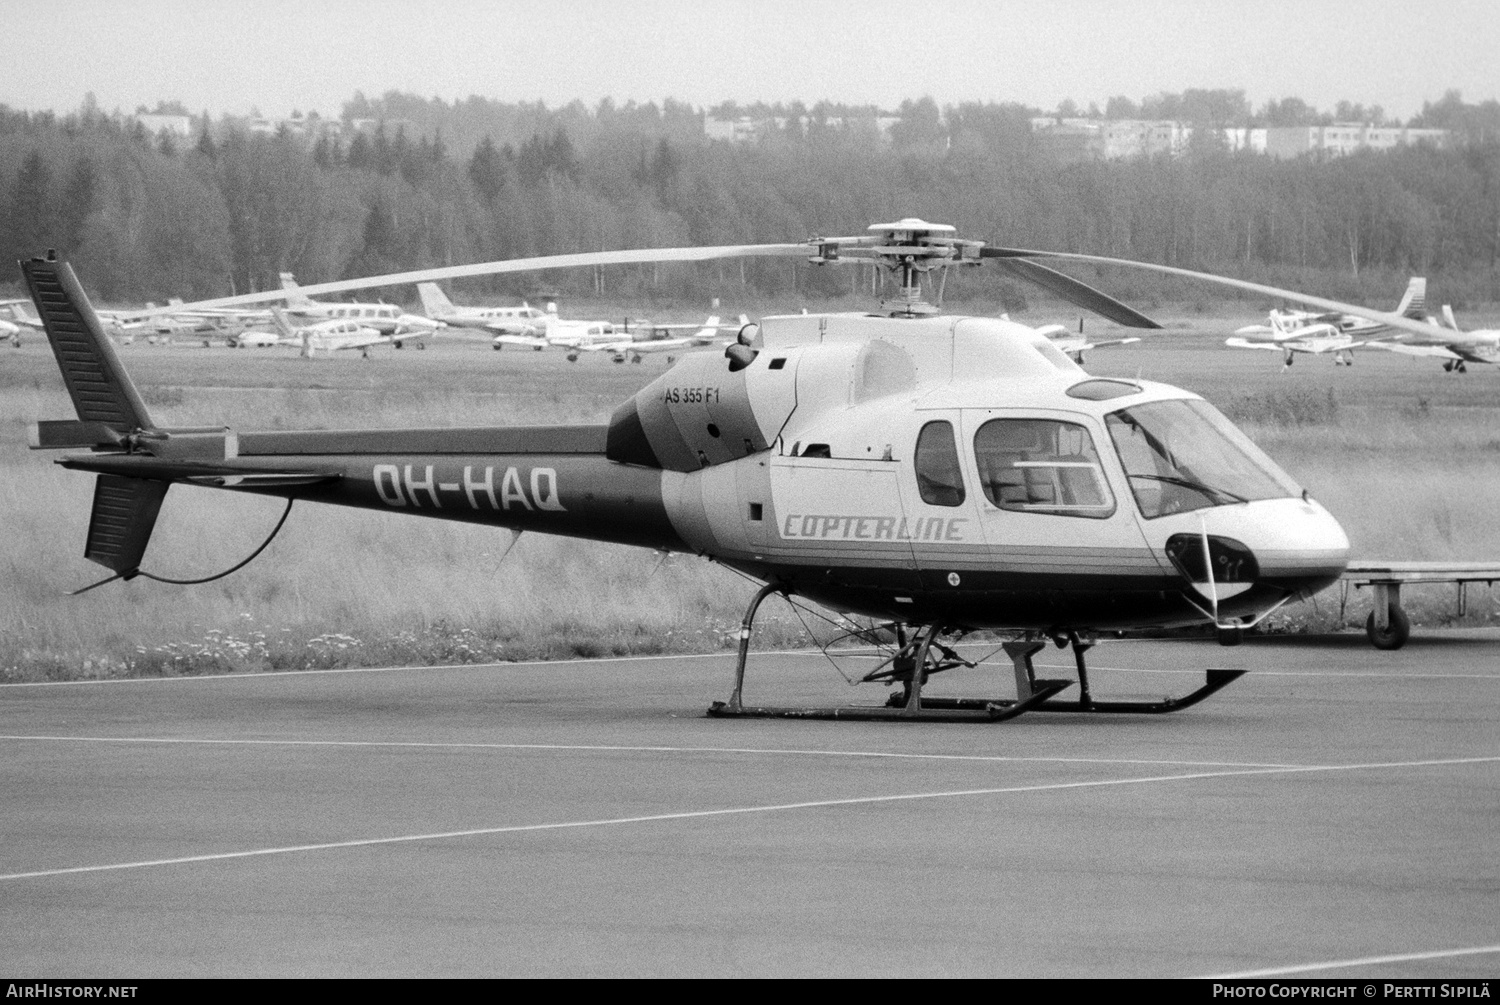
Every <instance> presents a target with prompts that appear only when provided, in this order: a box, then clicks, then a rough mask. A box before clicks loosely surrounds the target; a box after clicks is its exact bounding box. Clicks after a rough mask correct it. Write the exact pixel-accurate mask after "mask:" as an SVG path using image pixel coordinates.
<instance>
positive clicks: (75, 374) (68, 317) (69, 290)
mask: <svg viewBox="0 0 1500 1005" xmlns="http://www.w3.org/2000/svg"><path fill="white" fill-rule="evenodd" d="M21 271H22V272H23V273H24V274H25V276H26V284H27V286H29V287H30V289H31V297H32V299H33V300H34V301H35V302H36V309H37V313H38V314H39V315H40V316H41V319H42V327H43V328H44V329H45V330H46V332H47V341H48V342H50V343H51V344H52V352H53V354H54V355H56V356H57V365H58V366H59V367H60V368H61V369H62V375H63V382H64V383H65V384H67V387H68V395H69V396H70V397H71V398H72V399H73V406H74V407H75V408H76V409H77V410H78V418H80V419H82V420H83V421H84V422H97V423H101V424H103V425H105V426H108V427H109V428H110V429H113V430H116V431H117V432H127V433H128V432H131V431H133V430H137V429H148V428H150V426H151V417H150V415H148V414H147V412H146V405H145V403H144V402H143V401H142V400H141V397H140V395H139V394H137V393H136V390H135V386H134V385H132V384H131V383H130V379H129V378H128V377H126V376H125V369H124V367H122V366H121V365H120V359H119V357H118V356H117V355H116V354H115V347H114V344H113V343H112V342H110V340H109V336H107V335H105V334H104V327H103V326H102V325H101V324H100V323H99V315H97V314H95V313H94V308H93V307H92V306H91V305H90V304H89V298H88V296H87V295H86V294H85V293H84V292H83V287H82V286H81V285H80V284H79V282H78V277H77V276H75V275H74V274H73V269H72V267H71V266H69V265H68V263H66V262H57V261H44V260H42V259H39V258H33V259H32V260H31V261H29V262H22V263H21ZM95 442H98V441H95Z"/></svg>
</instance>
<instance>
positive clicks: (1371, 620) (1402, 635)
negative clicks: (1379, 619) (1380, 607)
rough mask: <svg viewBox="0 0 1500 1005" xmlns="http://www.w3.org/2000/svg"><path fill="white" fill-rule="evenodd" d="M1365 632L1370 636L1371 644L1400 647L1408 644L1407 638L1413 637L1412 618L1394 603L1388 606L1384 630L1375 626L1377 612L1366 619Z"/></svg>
mask: <svg viewBox="0 0 1500 1005" xmlns="http://www.w3.org/2000/svg"><path fill="white" fill-rule="evenodd" d="M1365 634H1366V635H1368V636H1369V638H1370V645H1372V646H1374V647H1375V648H1376V649H1400V648H1401V647H1402V646H1404V645H1406V640H1407V639H1409V638H1411V619H1410V618H1408V617H1407V616H1406V612H1405V611H1403V610H1402V609H1401V608H1399V607H1397V606H1396V605H1395V604H1392V605H1391V606H1390V607H1388V608H1386V622H1385V628H1384V630H1382V629H1379V628H1377V627H1375V612H1374V611H1371V612H1370V616H1369V617H1368V618H1366V619H1365Z"/></svg>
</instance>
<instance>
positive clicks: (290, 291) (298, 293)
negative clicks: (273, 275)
mask: <svg viewBox="0 0 1500 1005" xmlns="http://www.w3.org/2000/svg"><path fill="white" fill-rule="evenodd" d="M281 288H282V289H283V290H286V302H287V305H288V306H291V305H293V304H295V305H297V306H298V307H305V306H307V305H308V304H310V303H312V302H313V300H312V297H309V296H308V295H307V294H306V293H303V292H302V288H301V287H300V286H298V285H297V280H296V279H295V278H294V277H293V276H292V274H291V273H290V272H283V273H282V274H281Z"/></svg>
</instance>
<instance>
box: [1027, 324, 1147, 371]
mask: <svg viewBox="0 0 1500 1005" xmlns="http://www.w3.org/2000/svg"><path fill="white" fill-rule="evenodd" d="M1000 316H1001V317H1002V318H1005V319H1006V320H1009V319H1010V316H1009V315H1008V314H1002V315H1000ZM1037 332H1038V333H1040V334H1042V335H1045V336H1047V337H1048V338H1049V339H1051V340H1052V344H1053V345H1054V346H1056V347H1057V349H1058V351H1059V352H1063V353H1066V354H1067V356H1068V358H1069V359H1071V360H1072V361H1073V362H1075V363H1078V364H1082V363H1083V354H1084V353H1085V352H1087V351H1088V350H1090V349H1103V348H1104V347H1105V346H1111V345H1130V344H1131V343H1132V342H1139V341H1140V338H1139V336H1134V335H1133V336H1131V337H1129V338H1106V339H1095V338H1087V337H1085V336H1084V334H1083V319H1082V318H1079V319H1078V334H1077V335H1074V334H1073V333H1072V332H1070V331H1069V330H1068V326H1067V325H1042V327H1040V328H1038V329H1037Z"/></svg>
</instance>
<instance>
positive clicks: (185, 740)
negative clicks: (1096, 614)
mask: <svg viewBox="0 0 1500 1005" xmlns="http://www.w3.org/2000/svg"><path fill="white" fill-rule="evenodd" d="M3 740H34V741H56V742H75V743H143V744H150V743H160V744H188V745H191V744H202V745H205V746H215V745H218V746H235V745H244V746H267V747H273V746H279V747H396V748H416V749H422V748H432V749H437V750H538V751H547V750H554V751H584V752H587V751H596V752H600V753H643V754H792V755H799V756H809V757H845V758H890V759H893V760H913V761H979V762H987V763H1017V764H1028V763H1029V764H1145V765H1153V766H1155V767H1162V768H1166V767H1175V768H1301V767H1306V765H1301V764H1277V763H1261V762H1255V761H1176V760H1156V759H1149V758H1123V757H1118V758H1117V757H1014V756H1009V755H1004V754H919V753H903V752H900V751H881V750H817V749H812V748H809V749H800V748H789V747H668V746H630V745H625V744H602V743H459V742H452V741H438V740H272V739H249V738H240V737H223V738H217V737H174V736H56V735H21V734H17V735H0V741H3Z"/></svg>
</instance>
